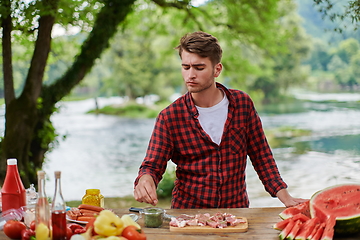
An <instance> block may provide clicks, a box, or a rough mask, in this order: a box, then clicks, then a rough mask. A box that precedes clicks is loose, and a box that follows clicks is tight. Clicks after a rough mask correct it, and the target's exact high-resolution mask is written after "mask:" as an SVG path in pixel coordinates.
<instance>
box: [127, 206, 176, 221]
mask: <svg viewBox="0 0 360 240" xmlns="http://www.w3.org/2000/svg"><path fill="white" fill-rule="evenodd" d="M129 211H130V212H138V213H141V212H142V211H143V208H137V207H131V208H129ZM163 218H164V220H168V221H171V218H176V217H175V216H173V215H170V214H167V213H166V212H165V213H164V215H163Z"/></svg>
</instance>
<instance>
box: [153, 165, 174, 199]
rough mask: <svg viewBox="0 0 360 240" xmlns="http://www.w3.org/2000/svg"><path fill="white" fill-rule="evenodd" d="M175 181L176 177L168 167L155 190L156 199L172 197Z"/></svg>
mask: <svg viewBox="0 0 360 240" xmlns="http://www.w3.org/2000/svg"><path fill="white" fill-rule="evenodd" d="M175 179H176V175H175V170H174V168H169V167H168V168H167V169H166V171H165V173H164V175H163V178H162V179H161V181H160V182H159V185H158V187H157V190H156V193H157V195H158V198H169V197H171V196H172V190H173V188H174V186H175V185H174V182H175Z"/></svg>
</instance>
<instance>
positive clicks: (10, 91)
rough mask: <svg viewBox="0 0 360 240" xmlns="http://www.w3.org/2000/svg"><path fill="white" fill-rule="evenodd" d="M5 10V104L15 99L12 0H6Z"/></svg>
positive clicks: (2, 23) (3, 24) (3, 23)
mask: <svg viewBox="0 0 360 240" xmlns="http://www.w3.org/2000/svg"><path fill="white" fill-rule="evenodd" d="M2 4H3V8H4V12H3V14H2V16H1V26H2V30H3V31H2V52H3V74H4V75H3V76H4V98H5V104H6V106H8V104H9V103H10V102H11V101H12V100H14V99H15V91H14V77H13V67H12V48H11V31H12V18H11V14H10V12H11V9H10V8H11V7H10V5H11V2H10V0H5V1H4V2H3V3H2Z"/></svg>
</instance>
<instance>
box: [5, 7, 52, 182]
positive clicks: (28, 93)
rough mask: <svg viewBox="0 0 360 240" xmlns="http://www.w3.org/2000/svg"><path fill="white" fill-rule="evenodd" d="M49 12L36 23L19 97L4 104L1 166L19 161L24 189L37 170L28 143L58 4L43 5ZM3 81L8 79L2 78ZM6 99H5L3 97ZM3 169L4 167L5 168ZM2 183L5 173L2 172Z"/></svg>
mask: <svg viewBox="0 0 360 240" xmlns="http://www.w3.org/2000/svg"><path fill="white" fill-rule="evenodd" d="M44 4H45V5H46V7H47V8H48V9H51V10H52V11H47V15H43V16H41V17H40V19H39V28H38V36H37V39H36V42H35V48H34V54H33V57H32V59H31V64H30V68H29V72H28V75H27V78H26V81H25V86H24V90H23V92H22V94H21V95H20V97H19V98H18V99H12V100H11V101H10V100H8V101H7V105H6V113H5V119H6V122H5V135H4V139H3V141H2V151H3V158H2V160H3V162H4V163H5V160H6V159H8V158H16V159H18V168H19V171H20V175H21V178H22V181H23V183H24V186H25V187H29V186H30V183H36V181H35V180H36V169H39V168H41V165H40V166H36V165H34V164H33V163H32V162H31V160H30V156H32V153H31V152H30V145H31V141H32V139H33V136H34V133H35V132H34V129H35V126H36V123H37V121H38V112H37V108H38V98H39V96H40V93H41V87H42V81H43V76H44V71H45V66H46V62H47V59H48V55H49V51H50V43H51V31H52V27H53V25H54V21H55V14H51V12H53V13H54V12H56V11H57V4H58V0H48V1H44ZM4 80H5V81H6V80H7V79H5V78H4ZM5 97H7V96H5ZM2 167H6V166H5V164H3V165H2ZM1 175H2V176H1V179H4V178H5V172H1Z"/></svg>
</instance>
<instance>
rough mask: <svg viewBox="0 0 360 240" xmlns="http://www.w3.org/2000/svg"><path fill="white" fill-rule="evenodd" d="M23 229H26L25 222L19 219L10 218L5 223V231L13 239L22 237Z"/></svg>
mask: <svg viewBox="0 0 360 240" xmlns="http://www.w3.org/2000/svg"><path fill="white" fill-rule="evenodd" d="M23 230H26V225H25V223H23V222H20V221H17V220H9V221H7V222H6V223H5V225H4V233H5V234H6V236H8V237H9V238H12V239H20V238H21V233H22V231H23Z"/></svg>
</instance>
